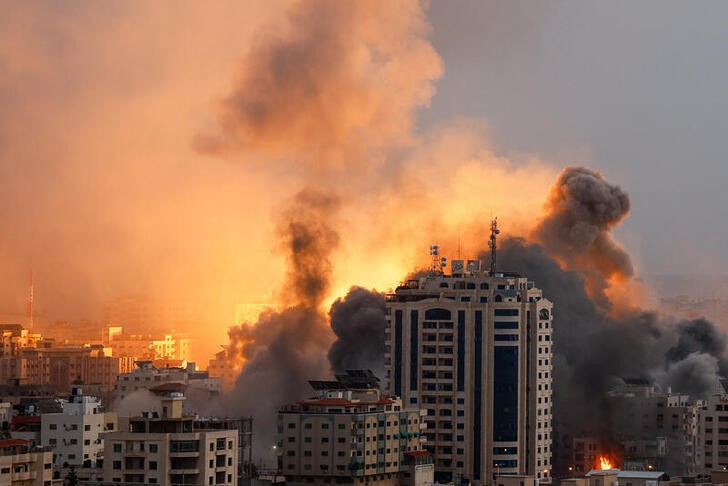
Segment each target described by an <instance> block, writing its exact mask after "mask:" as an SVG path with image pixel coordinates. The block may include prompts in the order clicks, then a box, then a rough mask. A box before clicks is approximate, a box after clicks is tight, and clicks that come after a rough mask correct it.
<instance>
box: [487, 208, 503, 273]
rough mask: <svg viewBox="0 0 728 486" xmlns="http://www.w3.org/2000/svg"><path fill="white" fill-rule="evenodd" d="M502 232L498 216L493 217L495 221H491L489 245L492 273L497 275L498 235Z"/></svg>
mask: <svg viewBox="0 0 728 486" xmlns="http://www.w3.org/2000/svg"><path fill="white" fill-rule="evenodd" d="M499 234H500V230H499V229H498V218H495V219H493V221H491V222H490V241H488V246H489V247H490V275H491V276H493V275H495V263H496V248H497V246H498V245H497V240H498V235H499Z"/></svg>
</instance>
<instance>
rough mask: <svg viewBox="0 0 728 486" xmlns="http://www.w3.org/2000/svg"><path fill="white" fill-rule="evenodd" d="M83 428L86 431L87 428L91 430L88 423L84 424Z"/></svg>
mask: <svg viewBox="0 0 728 486" xmlns="http://www.w3.org/2000/svg"><path fill="white" fill-rule="evenodd" d="M83 430H85V431H86V432H88V431H89V430H91V425H88V424H87V425H84V426H83Z"/></svg>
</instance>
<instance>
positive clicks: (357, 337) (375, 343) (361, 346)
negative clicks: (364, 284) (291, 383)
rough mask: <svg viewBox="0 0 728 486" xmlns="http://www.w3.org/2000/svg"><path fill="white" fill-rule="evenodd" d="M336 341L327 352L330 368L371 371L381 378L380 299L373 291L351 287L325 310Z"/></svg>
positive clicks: (381, 326)
mask: <svg viewBox="0 0 728 486" xmlns="http://www.w3.org/2000/svg"><path fill="white" fill-rule="evenodd" d="M329 317H330V319H331V329H332V330H333V331H334V333H335V334H336V341H334V343H333V344H332V345H331V349H330V350H329V362H330V363H331V369H332V370H333V371H335V372H341V371H344V370H347V369H371V370H372V371H373V372H374V373H375V374H376V375H377V376H378V377H380V378H383V375H384V328H385V324H386V320H385V317H384V296H383V295H382V294H380V293H378V292H376V291H373V290H372V291H370V290H367V289H364V288H361V287H352V288H351V289H350V290H349V292H348V293H347V294H346V296H345V297H344V298H343V299H337V300H336V302H334V304H333V305H332V306H331V310H330V311H329Z"/></svg>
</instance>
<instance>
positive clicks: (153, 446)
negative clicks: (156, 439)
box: [149, 444, 159, 453]
mask: <svg viewBox="0 0 728 486" xmlns="http://www.w3.org/2000/svg"><path fill="white" fill-rule="evenodd" d="M158 447H159V446H157V444H149V452H152V453H155V452H157V450H158Z"/></svg>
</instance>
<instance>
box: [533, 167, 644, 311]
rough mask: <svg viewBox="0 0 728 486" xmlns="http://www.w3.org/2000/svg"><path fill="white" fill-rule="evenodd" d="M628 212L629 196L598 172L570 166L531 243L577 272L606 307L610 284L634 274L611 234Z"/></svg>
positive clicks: (590, 291) (588, 288)
mask: <svg viewBox="0 0 728 486" xmlns="http://www.w3.org/2000/svg"><path fill="white" fill-rule="evenodd" d="M629 208H630V202H629V196H628V195H627V193H625V192H624V191H623V190H622V189H621V188H619V187H618V186H615V185H612V184H610V183H609V182H607V181H606V180H605V179H604V177H603V176H602V175H601V174H599V173H598V172H596V171H593V170H591V169H586V168H583V167H567V168H566V169H564V170H563V171H562V172H561V174H560V175H559V177H558V179H557V181H556V183H555V184H554V186H553V187H552V188H551V192H550V194H549V197H548V200H547V201H546V210H547V213H548V215H547V216H546V217H545V218H543V219H542V220H541V221H540V222H539V224H538V226H537V227H536V228H535V229H534V230H533V232H532V234H531V237H530V239H532V240H534V241H537V242H539V243H541V245H543V247H544V248H545V249H546V252H547V253H548V254H549V255H550V256H551V257H553V258H555V259H556V260H558V261H559V262H561V263H563V264H564V267H565V268H569V269H574V270H578V271H579V272H580V273H581V274H582V276H583V277H584V278H585V279H586V283H587V290H588V291H589V294H590V295H591V296H592V297H593V298H594V299H595V301H596V303H597V304H598V305H599V306H602V307H608V306H609V302H608V299H607V297H606V296H605V295H604V290H605V289H606V288H607V286H608V280H609V279H612V278H614V277H616V278H618V279H624V278H628V277H631V276H632V274H633V268H632V263H631V260H630V257H629V255H628V254H627V252H625V251H624V250H623V249H622V248H621V247H620V246H619V245H618V244H617V243H616V242H615V241H614V239H613V238H612V236H611V234H610V230H611V228H613V227H614V226H615V225H617V224H619V222H620V221H621V220H622V219H624V217H625V216H626V215H627V213H628V212H629Z"/></svg>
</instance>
